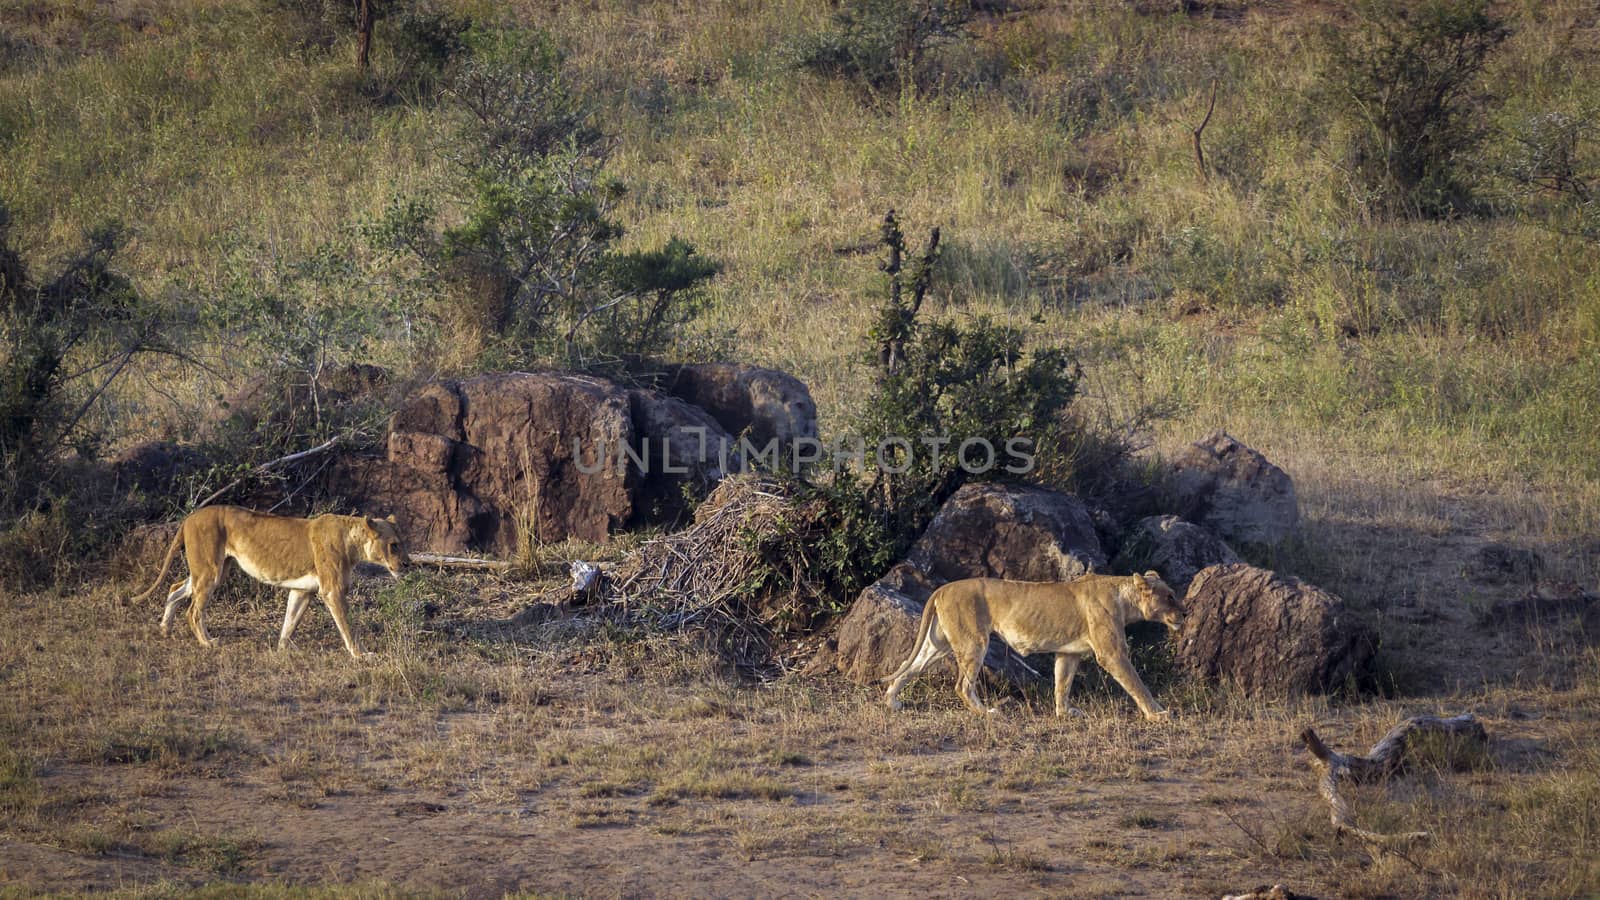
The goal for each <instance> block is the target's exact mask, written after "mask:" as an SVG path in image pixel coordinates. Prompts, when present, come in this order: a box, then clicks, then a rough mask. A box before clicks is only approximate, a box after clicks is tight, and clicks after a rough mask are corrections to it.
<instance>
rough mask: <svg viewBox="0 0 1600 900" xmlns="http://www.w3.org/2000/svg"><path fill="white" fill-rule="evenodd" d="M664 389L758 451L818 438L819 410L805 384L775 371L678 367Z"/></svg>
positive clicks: (721, 366) (724, 366)
mask: <svg viewBox="0 0 1600 900" xmlns="http://www.w3.org/2000/svg"><path fill="white" fill-rule="evenodd" d="M663 389H664V390H666V392H667V393H669V394H671V395H673V396H674V397H677V398H679V399H681V400H684V401H687V402H689V403H692V404H694V405H695V406H698V407H700V408H701V409H704V410H705V411H706V412H708V413H710V414H711V417H712V418H714V419H716V420H717V422H718V423H720V424H721V425H722V427H723V428H724V429H726V430H727V432H728V433H729V434H731V435H734V436H735V437H739V436H741V435H745V432H746V430H747V429H748V432H749V433H748V436H747V439H748V440H749V443H750V446H751V447H753V448H755V449H757V450H760V449H761V448H762V447H765V446H766V444H767V442H768V441H772V440H777V442H778V443H779V444H780V445H788V444H790V443H792V442H793V441H795V440H796V439H798V438H815V437H816V436H817V405H816V403H814V402H812V400H811V391H810V390H809V389H807V388H806V386H805V383H804V382H802V381H801V380H800V379H798V378H795V377H794V376H793V375H789V374H787V373H785V372H779V371H778V370H776V369H763V368H760V367H757V366H746V365H741V364H738V363H700V364H696V365H683V366H674V367H672V369H671V370H670V371H669V372H668V375H667V379H666V382H665V383H664V384H663Z"/></svg>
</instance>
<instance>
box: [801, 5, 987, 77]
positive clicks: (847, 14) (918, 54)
mask: <svg viewBox="0 0 1600 900" xmlns="http://www.w3.org/2000/svg"><path fill="white" fill-rule="evenodd" d="M971 15H972V11H971V8H970V6H969V4H967V3H963V2H960V0H954V2H952V0H915V2H910V3H908V2H905V0H850V2H847V3H845V4H844V5H843V6H841V7H840V8H839V10H838V11H837V12H835V13H834V16H833V20H834V22H833V28H832V29H830V30H828V31H824V32H822V33H820V34H816V35H809V36H807V37H806V38H805V39H803V40H801V41H799V42H797V43H796V44H795V45H794V46H793V47H792V48H791V53H792V55H793V57H794V59H795V62H796V64H797V65H799V66H800V67H801V68H803V69H807V70H810V71H812V72H816V73H818V74H820V75H826V76H829V77H834V78H848V79H853V80H856V81H859V82H861V83H862V84H863V85H865V86H866V87H868V88H871V89H873V90H877V91H883V90H893V89H898V88H902V87H906V86H910V85H916V84H920V83H925V82H926V81H927V80H928V78H929V76H930V75H932V74H933V73H932V72H930V71H929V70H928V68H927V66H928V63H929V62H930V60H931V54H932V51H933V49H934V48H935V47H936V46H937V45H938V44H940V43H941V42H949V41H951V40H953V39H955V38H958V37H960V36H963V35H964V34H965V32H964V30H963V28H962V26H963V25H965V24H966V22H967V20H968V19H969V18H971Z"/></svg>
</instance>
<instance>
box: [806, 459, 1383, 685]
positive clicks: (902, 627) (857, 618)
mask: <svg viewBox="0 0 1600 900" xmlns="http://www.w3.org/2000/svg"><path fill="white" fill-rule="evenodd" d="M1175 480H1176V490H1175V493H1176V498H1177V499H1176V501H1175V502H1176V505H1177V506H1178V507H1179V508H1181V509H1184V510H1186V511H1187V512H1189V513H1190V514H1191V515H1194V516H1195V517H1196V519H1197V520H1198V522H1199V524H1196V523H1195V522H1190V521H1186V520H1185V519H1183V518H1180V517H1179V516H1176V515H1163V516H1152V517H1149V518H1145V519H1142V520H1140V521H1138V522H1137V523H1135V524H1134V525H1133V526H1132V527H1131V528H1129V529H1128V530H1127V531H1126V533H1124V534H1121V535H1117V536H1115V538H1114V539H1116V540H1117V541H1118V542H1119V543H1120V549H1119V551H1118V552H1117V554H1116V556H1115V558H1114V559H1112V560H1110V561H1109V562H1108V560H1107V554H1106V551H1105V545H1104V542H1103V540H1102V537H1101V535H1100V534H1099V533H1097V531H1096V529H1095V522H1096V521H1097V519H1098V520H1102V521H1103V520H1106V519H1108V518H1111V517H1107V516H1094V515H1091V511H1090V510H1089V509H1088V508H1086V507H1085V505H1084V504H1083V503H1082V502H1081V501H1079V500H1078V499H1077V498H1075V497H1073V496H1071V495H1068V494H1063V493H1060V492H1057V491H1052V490H1047V489H1044V488H1037V487H1019V486H1014V485H995V484H971V485H967V486H965V487H963V488H962V489H961V490H959V491H957V492H956V494H955V495H954V496H953V497H951V498H950V500H949V501H948V502H947V503H946V504H945V506H944V508H943V509H941V510H940V512H939V514H938V516H937V517H936V518H935V519H934V521H933V523H932V524H931V525H930V526H929V528H928V530H927V532H926V533H924V534H923V535H922V537H921V538H920V539H919V540H918V541H917V543H916V545H915V546H914V547H913V548H912V550H911V552H910V553H909V554H908V556H907V558H906V560H905V561H904V562H902V563H900V564H898V565H896V566H895V567H894V568H893V569H891V570H890V571H889V573H888V574H887V575H885V576H884V577H883V578H881V579H879V580H878V581H877V582H876V583H874V584H872V585H871V586H869V587H868V588H867V589H866V590H864V591H863V592H862V593H861V596H860V597H859V598H858V599H857V600H856V602H855V604H854V606H852V608H851V609H850V611H849V612H848V613H847V615H846V616H845V618H844V619H843V620H842V621H841V623H840V625H839V628H838V631H837V633H836V635H835V638H834V640H833V642H832V644H831V645H830V646H829V647H828V648H827V651H828V652H826V653H824V654H822V655H821V656H819V658H818V660H817V661H816V662H814V663H813V666H812V671H816V670H817V669H819V668H834V669H836V670H837V671H839V672H840V673H842V674H843V675H845V676H846V677H848V678H850V679H851V680H853V681H856V682H859V683H862V684H872V683H874V682H877V681H878V680H879V679H882V678H883V677H885V676H886V675H888V674H890V673H892V672H893V671H895V669H897V668H898V667H899V665H900V663H901V662H903V661H904V660H905V659H906V657H907V656H909V655H910V653H911V650H912V644H913V642H914V640H915V638H916V631H917V624H918V620H919V619H920V617H921V614H922V607H923V605H924V604H925V603H926V602H927V599H928V597H929V596H930V595H931V594H932V592H933V591H934V589H936V588H937V587H938V586H939V585H941V584H944V583H946V582H948V581H953V580H956V579H959V578H976V577H991V578H1010V579H1016V580H1022V581H1059V580H1065V579H1069V578H1072V577H1075V576H1077V575H1082V574H1085V573H1087V572H1107V571H1111V572H1142V571H1147V570H1150V569H1154V570H1155V571H1157V572H1159V573H1160V574H1161V576H1162V578H1163V579H1164V580H1166V581H1167V582H1168V584H1170V585H1171V586H1172V587H1173V589H1174V591H1175V592H1177V593H1178V594H1179V596H1181V597H1183V598H1184V607H1185V616H1186V621H1185V625H1184V629H1183V632H1182V638H1181V640H1180V641H1179V643H1178V646H1177V656H1178V659H1179V661H1180V662H1181V663H1182V664H1183V665H1184V666H1186V667H1187V668H1189V669H1190V670H1192V671H1194V672H1196V673H1198V674H1200V675H1202V676H1205V677H1207V678H1209V679H1211V680H1214V681H1218V682H1223V683H1227V684H1230V685H1234V686H1236V687H1239V688H1241V689H1244V690H1246V691H1249V692H1252V693H1261V694H1274V695H1284V694H1295V693H1313V692H1322V691H1327V690H1331V689H1334V688H1338V687H1341V686H1344V685H1346V684H1348V683H1350V682H1351V681H1352V680H1355V679H1359V678H1360V677H1361V676H1362V675H1363V674H1365V671H1366V669H1367V668H1368V666H1369V665H1370V663H1371V660H1372V656H1373V652H1374V650H1375V648H1376V640H1375V635H1374V633H1373V632H1372V630H1371V628H1370V626H1368V625H1366V624H1365V623H1364V622H1362V621H1361V620H1360V619H1358V618H1357V617H1355V616H1354V615H1352V614H1351V613H1350V612H1349V610H1348V609H1347V608H1346V606H1345V604H1344V602H1343V601H1342V600H1341V599H1340V598H1338V597H1337V596H1335V595H1333V594H1330V593H1328V592H1327V591H1324V590H1321V589H1319V588H1317V587H1315V586H1313V585H1310V584H1306V583H1305V582H1302V581H1300V580H1299V579H1296V578H1293V577H1289V576H1284V575H1279V574H1277V573H1274V572H1271V571H1268V570H1265V569H1260V568H1256V567H1254V566H1250V565H1246V564H1244V563H1242V562H1240V560H1239V557H1238V555H1237V554H1236V553H1235V552H1234V550H1233V548H1232V547H1231V546H1230V545H1229V544H1228V542H1227V541H1229V540H1231V541H1235V542H1237V543H1239V544H1241V545H1251V544H1254V545H1271V544H1275V543H1278V542H1280V541H1282V540H1283V539H1284V538H1285V537H1287V536H1288V535H1289V534H1290V533H1291V532H1292V531H1293V530H1294V528H1295V527H1296V525H1297V524H1298V517H1299V513H1298V510H1297V509H1296V506H1295V498H1294V486H1293V484H1292V482H1291V481H1290V479H1289V476H1288V475H1287V474H1285V473H1284V472H1283V471H1282V470H1281V469H1279V468H1278V467H1277V466H1274V465H1273V464H1272V463H1270V462H1268V461H1267V460H1266V459H1265V458H1264V457H1262V456H1261V454H1259V453H1257V452H1256V451H1254V450H1252V449H1250V448H1249V447H1246V446H1245V445H1243V444H1240V443H1239V442H1238V441H1236V440H1234V439H1233V438H1231V437H1229V436H1228V435H1226V434H1223V433H1221V432H1218V433H1217V434H1214V435H1211V436H1210V437H1208V438H1207V439H1206V440H1204V441H1201V442H1199V443H1197V444H1195V445H1194V446H1193V447H1191V448H1188V449H1187V450H1186V451H1185V452H1184V453H1183V454H1181V455H1180V456H1179V457H1178V465H1177V476H1176V479H1175ZM1225 538H1226V540H1225ZM987 662H988V665H989V668H990V669H991V670H992V671H993V672H995V673H996V674H998V675H999V676H1001V677H1002V678H1004V679H1007V680H1011V681H1017V682H1022V681H1027V680H1029V679H1033V678H1036V677H1039V676H1041V675H1043V674H1044V673H1046V672H1048V671H1049V666H1048V663H1046V664H1044V666H1042V667H1041V666H1029V665H1028V664H1027V662H1026V661H1025V660H1022V659H1020V658H1018V657H1017V656H1016V654H1014V653H1012V652H1010V651H1009V649H1008V648H1006V647H1005V645H1004V644H1002V643H1001V642H1000V641H999V640H998V639H994V640H993V641H991V643H990V647H989V657H988V660H987Z"/></svg>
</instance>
